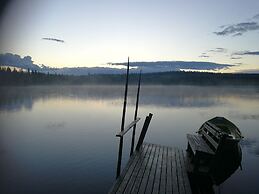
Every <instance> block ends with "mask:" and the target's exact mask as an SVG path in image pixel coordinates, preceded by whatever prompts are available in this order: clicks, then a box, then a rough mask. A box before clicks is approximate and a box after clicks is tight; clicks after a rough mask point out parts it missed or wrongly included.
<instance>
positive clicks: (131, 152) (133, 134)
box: [130, 70, 141, 156]
mask: <svg viewBox="0 0 259 194" xmlns="http://www.w3.org/2000/svg"><path fill="white" fill-rule="evenodd" d="M140 82H141V70H140V72H139V79H138V91H137V99H136V108H135V115H134V120H136V119H137V116H138V103H139V91H140ZM136 126H137V125H136V124H135V125H134V127H133V131H132V139H131V148H130V156H131V155H132V154H133V152H134V144H135V131H136Z"/></svg>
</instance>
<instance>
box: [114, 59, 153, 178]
mask: <svg viewBox="0 0 259 194" xmlns="http://www.w3.org/2000/svg"><path fill="white" fill-rule="evenodd" d="M128 80H129V58H128V66H127V74H126V83H125V93H124V103H123V111H122V121H121V129H120V132H118V133H117V134H116V137H119V138H120V143H119V151H118V161H117V172H116V178H118V177H119V176H120V172H121V159H122V149H123V136H124V135H125V134H126V133H127V132H128V131H129V130H130V129H132V128H133V131H132V139H131V149H130V156H131V155H132V154H133V152H134V147H135V145H134V144H135V131H136V125H137V122H138V121H139V120H140V118H138V117H137V116H138V104H139V92H140V82H141V71H140V74H139V80H138V91H137V98H136V108H135V114H134V120H133V121H132V122H131V123H130V124H129V125H127V126H126V127H124V123H125V115H126V107H127V94H128ZM151 118H152V114H151V113H149V115H148V116H147V117H146V119H145V122H144V125H143V128H142V131H141V133H140V136H139V139H138V143H137V146H136V151H139V149H140V147H141V145H142V143H143V141H144V138H145V135H146V132H147V129H148V126H149V123H150V121H151Z"/></svg>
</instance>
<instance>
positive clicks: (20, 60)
mask: <svg viewBox="0 0 259 194" xmlns="http://www.w3.org/2000/svg"><path fill="white" fill-rule="evenodd" d="M0 66H12V67H19V68H23V69H28V68H29V69H32V70H39V66H38V65H36V64H34V63H33V61H32V58H31V57H30V56H25V57H21V56H20V55H15V54H12V53H6V54H0Z"/></svg>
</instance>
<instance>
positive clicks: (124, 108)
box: [116, 57, 129, 178]
mask: <svg viewBox="0 0 259 194" xmlns="http://www.w3.org/2000/svg"><path fill="white" fill-rule="evenodd" d="M128 82H129V57H128V66H127V74H126V83H125V93H124V104H123V111H122V120H121V131H123V129H124V123H125V115H126V106H127V95H128ZM122 148H123V136H121V137H120V145H119V153H118V162H117V173H116V178H118V177H119V176H120V172H121V158H122Z"/></svg>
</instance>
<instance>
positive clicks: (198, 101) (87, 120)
mask: <svg viewBox="0 0 259 194" xmlns="http://www.w3.org/2000/svg"><path fill="white" fill-rule="evenodd" d="M136 90H137V87H136V86H129V96H128V107H127V117H126V120H127V123H128V122H130V121H131V120H132V118H133V113H134V108H135V98H136ZM123 92H124V86H121V85H107V86H100V85H98V86H95V85H92V86H29V87H1V88H0V123H1V129H0V138H1V141H0V142H1V143H0V156H1V162H0V165H1V171H2V172H3V173H2V172H1V175H0V176H1V177H0V179H1V181H0V191H2V192H1V193H7V194H8V193H106V192H107V191H108V190H109V188H110V187H111V185H112V183H113V181H114V179H115V171H116V169H115V168H116V160H117V151H118V139H117V138H116V137H115V134H116V132H117V131H118V130H119V127H120V121H121V113H122V104H123ZM258 99H259V87H230V86H229V87H199V86H180V85H179V86H152V85H149V86H142V88H141V93H140V107H139V116H140V117H141V118H142V119H141V121H140V123H139V124H138V132H137V136H136V137H138V134H139V131H140V128H141V127H142V125H143V122H144V118H145V116H146V115H148V113H149V112H151V113H153V114H154V116H153V119H152V121H151V124H150V128H149V130H148V132H147V136H146V141H147V142H151V143H156V144H162V145H168V146H177V147H180V148H182V149H185V148H186V146H187V139H186V134H187V133H194V132H195V131H197V129H198V128H199V127H200V126H201V124H202V123H203V122H205V121H206V120H208V119H210V118H212V117H215V116H224V117H226V118H227V119H229V120H231V121H232V122H233V123H235V124H236V125H237V126H238V127H239V128H240V130H241V132H242V133H243V136H244V137H245V138H244V140H243V141H242V142H241V145H242V152H243V159H242V167H243V170H242V171H241V170H237V171H236V172H235V173H234V174H233V175H232V176H231V177H230V178H229V179H228V180H227V181H226V182H224V183H223V184H222V185H221V186H220V187H219V188H216V193H217V192H218V193H219V191H220V193H230V192H232V193H257V192H259V186H258V184H257V180H258V178H259V169H258V168H257V164H258V163H259V133H258V126H259V100H258ZM130 138H131V135H130V133H129V134H128V135H126V138H125V141H124V154H123V166H124V165H125V164H126V162H127V160H128V155H129V149H130ZM100 185H101V186H100Z"/></svg>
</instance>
